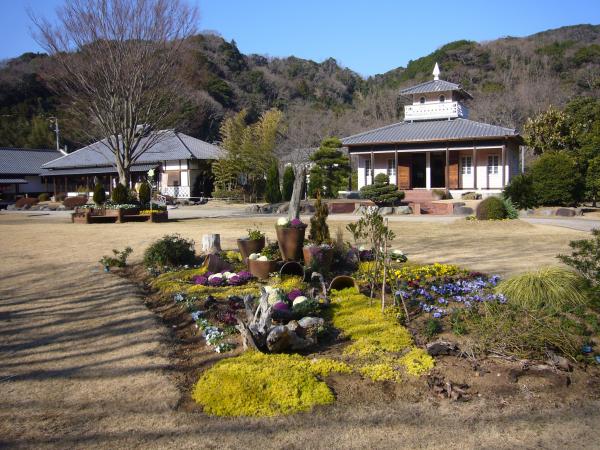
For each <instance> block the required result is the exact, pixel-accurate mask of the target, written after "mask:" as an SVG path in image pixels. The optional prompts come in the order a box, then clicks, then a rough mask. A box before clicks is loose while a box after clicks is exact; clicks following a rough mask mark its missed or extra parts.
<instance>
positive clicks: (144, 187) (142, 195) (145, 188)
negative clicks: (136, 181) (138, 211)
mask: <svg viewBox="0 0 600 450" xmlns="http://www.w3.org/2000/svg"><path fill="white" fill-rule="evenodd" d="M150 192H151V191H150V184H148V182H146V181H144V182H143V183H142V184H141V185H140V190H139V192H138V197H139V199H140V203H141V204H142V205H146V204H148V203H150Z"/></svg>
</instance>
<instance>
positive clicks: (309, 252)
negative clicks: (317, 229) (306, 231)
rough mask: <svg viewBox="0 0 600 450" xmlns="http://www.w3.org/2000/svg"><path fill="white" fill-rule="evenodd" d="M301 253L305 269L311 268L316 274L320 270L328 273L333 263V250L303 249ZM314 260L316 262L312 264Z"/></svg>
mask: <svg viewBox="0 0 600 450" xmlns="http://www.w3.org/2000/svg"><path fill="white" fill-rule="evenodd" d="M315 252H318V255H315ZM302 253H303V255H304V265H305V266H306V267H312V268H313V269H314V270H316V271H317V272H319V271H321V270H322V271H324V272H328V271H329V269H330V267H331V262H332V261H333V248H319V247H316V246H315V247H304V248H303V249H302ZM315 258H316V259H317V261H315V262H314V263H313V260H314V259H315Z"/></svg>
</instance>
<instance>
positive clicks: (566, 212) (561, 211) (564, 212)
mask: <svg viewBox="0 0 600 450" xmlns="http://www.w3.org/2000/svg"><path fill="white" fill-rule="evenodd" d="M554 214H556V215H557V216H561V217H573V216H575V210H574V209H571V208H557V209H556V211H555V213H554Z"/></svg>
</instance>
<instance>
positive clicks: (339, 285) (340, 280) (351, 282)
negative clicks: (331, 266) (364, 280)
mask: <svg viewBox="0 0 600 450" xmlns="http://www.w3.org/2000/svg"><path fill="white" fill-rule="evenodd" d="M351 287H353V288H356V289H358V284H357V283H356V280H355V279H354V278H352V277H349V276H347V275H338V276H337V277H335V278H334V279H333V280H331V283H330V284H329V290H333V289H335V290H336V291H340V290H342V289H346V288H351Z"/></svg>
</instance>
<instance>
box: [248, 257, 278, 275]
mask: <svg viewBox="0 0 600 450" xmlns="http://www.w3.org/2000/svg"><path fill="white" fill-rule="evenodd" d="M248 270H249V271H250V273H251V274H252V275H254V276H255V277H256V278H258V279H259V280H266V279H268V278H269V274H271V273H273V272H276V271H277V262H276V261H258V260H256V259H249V260H248Z"/></svg>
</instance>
